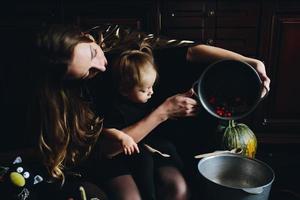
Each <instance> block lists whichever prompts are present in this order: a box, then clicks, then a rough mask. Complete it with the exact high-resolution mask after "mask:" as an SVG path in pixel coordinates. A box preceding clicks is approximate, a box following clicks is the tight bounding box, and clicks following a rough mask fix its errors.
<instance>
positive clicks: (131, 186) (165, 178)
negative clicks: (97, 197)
mask: <svg viewBox="0 0 300 200" xmlns="http://www.w3.org/2000/svg"><path fill="white" fill-rule="evenodd" d="M155 172H156V174H155V178H156V181H155V182H156V184H155V186H157V187H155V189H156V197H157V199H159V200H186V199H188V188H187V184H186V182H185V180H184V178H183V176H182V174H181V173H180V171H179V170H178V169H177V168H175V167H172V166H163V167H160V168H158V169H157V171H155ZM106 188H107V192H108V194H109V197H110V199H111V200H142V199H143V200H144V197H142V196H141V194H140V191H139V189H138V187H137V184H136V183H135V180H134V179H133V177H132V176H131V175H122V176H118V177H115V178H113V179H111V180H110V181H108V182H107V183H106ZM146 198H151V197H146ZM154 198H155V197H154Z"/></svg>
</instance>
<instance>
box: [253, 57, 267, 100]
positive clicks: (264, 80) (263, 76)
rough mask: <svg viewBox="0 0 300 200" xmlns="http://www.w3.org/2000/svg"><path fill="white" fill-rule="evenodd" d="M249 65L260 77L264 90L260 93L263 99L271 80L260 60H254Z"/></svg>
mask: <svg viewBox="0 0 300 200" xmlns="http://www.w3.org/2000/svg"><path fill="white" fill-rule="evenodd" d="M249 63H250V64H251V65H252V66H253V67H254V69H255V70H256V71H257V73H258V74H259V76H260V79H261V81H262V83H263V86H264V90H263V91H262V94H261V96H262V97H264V96H265V95H266V94H267V92H269V91H270V83H271V80H270V78H269V77H268V76H267V73H266V67H265V64H264V63H263V62H261V61H260V60H256V59H254V60H253V61H252V62H251V61H250V62H249Z"/></svg>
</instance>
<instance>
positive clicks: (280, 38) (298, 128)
mask: <svg viewBox="0 0 300 200" xmlns="http://www.w3.org/2000/svg"><path fill="white" fill-rule="evenodd" d="M263 6H264V7H265V8H266V10H265V11H264V12H263V16H262V17H263V18H264V19H265V21H263V24H262V28H261V34H262V35H261V38H262V41H261V43H260V56H261V58H262V59H263V60H265V63H266V66H267V67H268V72H269V75H270V77H271V80H272V82H271V91H270V94H269V97H268V98H267V99H266V102H265V103H264V110H263V112H262V113H261V116H260V119H259V120H258V123H257V125H258V129H260V130H261V131H262V132H263V133H264V136H265V137H264V140H270V141H271V142H278V143H282V142H288V143H300V108H299V102H300V93H299V91H300V79H299V77H298V74H299V73H300V69H299V66H300V61H299V56H300V54H299V48H300V37H299V36H300V3H298V2H296V1H291V2H290V3H287V2H285V1H276V2H270V1H269V2H268V1H267V2H264V4H263Z"/></svg>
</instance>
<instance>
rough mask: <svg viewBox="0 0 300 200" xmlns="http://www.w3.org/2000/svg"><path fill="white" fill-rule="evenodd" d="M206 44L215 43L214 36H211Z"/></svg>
mask: <svg viewBox="0 0 300 200" xmlns="http://www.w3.org/2000/svg"><path fill="white" fill-rule="evenodd" d="M206 44H208V45H213V44H214V40H213V39H212V38H210V39H208V40H207V41H206Z"/></svg>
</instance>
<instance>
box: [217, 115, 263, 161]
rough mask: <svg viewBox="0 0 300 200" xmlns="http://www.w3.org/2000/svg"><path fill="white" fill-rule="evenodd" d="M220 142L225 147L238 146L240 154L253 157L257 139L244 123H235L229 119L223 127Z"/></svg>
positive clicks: (232, 147) (229, 148)
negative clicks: (223, 130)
mask: <svg viewBox="0 0 300 200" xmlns="http://www.w3.org/2000/svg"><path fill="white" fill-rule="evenodd" d="M222 143H223V146H224V148H225V149H228V150H231V149H234V148H240V149H242V150H243V151H242V155H245V156H247V157H250V158H254V157H255V154H256V150H257V139H256V136H255V134H254V133H253V132H252V130H251V129H250V128H249V127H248V126H247V125H245V124H242V123H237V124H236V123H235V122H234V120H230V121H229V125H228V127H227V128H226V129H225V132H224V135H223V140H222Z"/></svg>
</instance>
